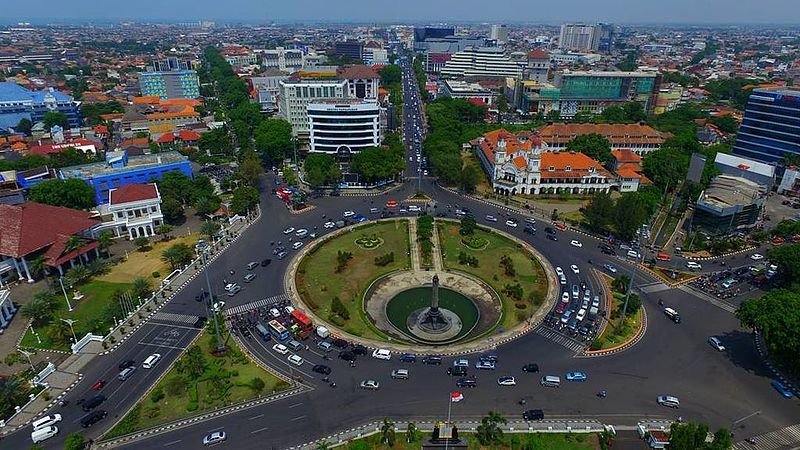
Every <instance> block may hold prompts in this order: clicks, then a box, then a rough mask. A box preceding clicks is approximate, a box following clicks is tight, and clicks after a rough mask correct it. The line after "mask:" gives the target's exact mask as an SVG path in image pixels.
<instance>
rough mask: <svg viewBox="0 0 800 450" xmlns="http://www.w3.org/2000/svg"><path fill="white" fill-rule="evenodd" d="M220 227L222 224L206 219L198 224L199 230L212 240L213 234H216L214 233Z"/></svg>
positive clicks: (217, 231)
mask: <svg viewBox="0 0 800 450" xmlns="http://www.w3.org/2000/svg"><path fill="white" fill-rule="evenodd" d="M221 228H222V226H221V225H220V224H219V223H217V222H214V221H211V220H206V221H205V222H203V224H202V225H200V232H201V233H203V234H204V235H206V237H208V239H209V240H213V239H214V236H216V234H217V233H219V230H220V229H221Z"/></svg>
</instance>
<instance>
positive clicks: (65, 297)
mask: <svg viewBox="0 0 800 450" xmlns="http://www.w3.org/2000/svg"><path fill="white" fill-rule="evenodd" d="M63 280H64V278H63V277H59V278H58V284H60V285H61V292H63V293H64V300H66V301H67V309H68V310H69V312H72V309H73V308H72V305H70V304H69V297H68V296H67V290H66V289H64V281H63Z"/></svg>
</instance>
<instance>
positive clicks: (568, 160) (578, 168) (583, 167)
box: [540, 152, 611, 179]
mask: <svg viewBox="0 0 800 450" xmlns="http://www.w3.org/2000/svg"><path fill="white" fill-rule="evenodd" d="M541 157H542V162H541V164H540V166H541V170H542V172H541V178H542V179H548V178H581V177H585V176H605V177H609V176H610V175H611V174H609V173H608V171H606V169H605V168H603V166H602V164H600V163H599V162H597V161H595V160H593V159H592V158H590V157H588V156H586V155H585V154H583V153H579V152H575V153H573V152H558V153H555V152H544V153H542V154H541ZM551 167H552V168H553V170H550V168H551ZM590 169H591V170H590Z"/></svg>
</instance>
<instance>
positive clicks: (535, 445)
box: [336, 424, 600, 450]
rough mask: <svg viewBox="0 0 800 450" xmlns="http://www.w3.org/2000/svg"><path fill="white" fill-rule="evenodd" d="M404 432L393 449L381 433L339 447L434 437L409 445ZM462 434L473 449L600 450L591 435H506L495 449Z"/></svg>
mask: <svg viewBox="0 0 800 450" xmlns="http://www.w3.org/2000/svg"><path fill="white" fill-rule="evenodd" d="M456 425H458V424H456ZM401 431H403V432H401ZM404 431H405V430H396V432H395V444H394V446H392V447H389V446H388V445H386V444H384V443H383V442H381V434H380V433H377V434H373V435H371V436H367V437H365V438H361V439H355V440H353V441H351V442H349V443H347V444H345V445H343V446H341V447H336V448H342V449H347V450H419V448H420V446H421V444H422V440H423V439H424V440H427V439H428V437H430V432H426V433H422V432H418V434H417V439H415V440H414V441H412V442H411V443H408V442H406V433H405V432H404ZM458 435H459V436H460V437H465V438H466V439H467V442H468V448H469V449H470V450H483V449H493V450H516V449H522V448H525V449H535V450H596V449H599V448H600V443H599V441H598V436H597V435H596V434H587V433H572V434H568V433H504V434H503V443H502V444H501V445H495V446H482V445H480V443H479V442H478V439H476V438H475V436H474V434H473V433H462V432H460V431H459V433H458Z"/></svg>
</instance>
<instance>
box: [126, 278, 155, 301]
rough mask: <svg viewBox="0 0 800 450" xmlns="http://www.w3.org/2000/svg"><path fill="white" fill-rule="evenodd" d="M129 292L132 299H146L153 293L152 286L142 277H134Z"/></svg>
mask: <svg viewBox="0 0 800 450" xmlns="http://www.w3.org/2000/svg"><path fill="white" fill-rule="evenodd" d="M131 292H132V293H133V295H134V297H139V298H147V297H148V296H149V295H150V294H151V293H152V292H153V284H152V283H151V282H150V280H148V279H147V278H144V277H136V278H135V279H134V280H133V286H132V287H131Z"/></svg>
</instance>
